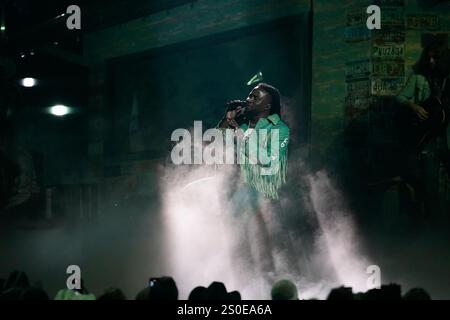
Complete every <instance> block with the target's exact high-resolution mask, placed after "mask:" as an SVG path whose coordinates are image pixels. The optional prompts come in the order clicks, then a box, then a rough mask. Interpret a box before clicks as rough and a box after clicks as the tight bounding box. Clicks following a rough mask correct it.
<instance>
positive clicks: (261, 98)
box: [219, 83, 289, 199]
mask: <svg viewBox="0 0 450 320" xmlns="http://www.w3.org/2000/svg"><path fill="white" fill-rule="evenodd" d="M245 104H246V106H245V105H242V106H237V108H236V109H235V110H231V111H230V110H229V111H228V112H227V114H226V116H225V117H224V119H222V120H221V122H220V123H219V128H228V129H234V130H237V129H241V130H242V131H241V133H242V136H241V137H240V138H241V139H242V140H241V143H242V145H241V146H240V148H239V149H240V164H241V172H242V174H243V178H244V181H245V183H246V184H247V185H248V186H249V187H251V188H252V189H254V190H255V191H257V192H258V193H259V194H260V195H261V196H263V197H265V198H268V199H278V198H279V189H280V188H281V186H282V185H283V184H284V183H285V182H286V170H287V154H288V144H289V127H288V126H287V125H286V123H284V122H283V121H282V120H281V117H280V107H281V104H280V93H279V91H278V90H277V89H276V88H275V87H273V86H271V85H269V84H266V83H260V84H258V85H257V86H256V87H255V88H253V90H252V91H251V92H250V94H249V96H248V97H247V99H246V101H245ZM238 120H239V122H242V123H238ZM262 130H266V133H267V134H266V136H265V137H262V135H261V131H262ZM274 131H277V135H278V141H276V143H275V142H272V140H271V138H272V137H273V136H274V135H273V134H272V133H273V132H274ZM253 135H256V136H258V137H253V138H255V139H254V140H252V136H253ZM250 141H257V143H250ZM275 144H276V146H274V145H275ZM255 148H256V149H255ZM261 153H264V154H267V155H269V156H270V162H269V163H268V164H267V163H265V164H263V163H261V161H260V160H261V159H254V158H252V155H258V156H259V155H260V154H261ZM269 168H271V169H273V170H268V169H269Z"/></svg>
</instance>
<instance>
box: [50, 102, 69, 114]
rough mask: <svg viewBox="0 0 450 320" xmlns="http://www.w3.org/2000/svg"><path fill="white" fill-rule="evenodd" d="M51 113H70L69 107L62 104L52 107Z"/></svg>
mask: <svg viewBox="0 0 450 320" xmlns="http://www.w3.org/2000/svg"><path fill="white" fill-rule="evenodd" d="M50 113H51V114H52V115H54V116H57V117H63V116H65V115H66V114H68V113H69V108H68V107H66V106H64V105H62V104H58V105H56V106H53V107H51V108H50Z"/></svg>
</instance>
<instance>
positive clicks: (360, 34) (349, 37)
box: [345, 24, 370, 42]
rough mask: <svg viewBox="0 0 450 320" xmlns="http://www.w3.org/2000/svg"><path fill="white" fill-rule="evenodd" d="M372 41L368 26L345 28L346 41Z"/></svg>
mask: <svg viewBox="0 0 450 320" xmlns="http://www.w3.org/2000/svg"><path fill="white" fill-rule="evenodd" d="M368 39H370V30H369V29H368V28H367V26H366V24H364V25H362V26H350V27H345V41H346V42H358V41H363V40H368Z"/></svg>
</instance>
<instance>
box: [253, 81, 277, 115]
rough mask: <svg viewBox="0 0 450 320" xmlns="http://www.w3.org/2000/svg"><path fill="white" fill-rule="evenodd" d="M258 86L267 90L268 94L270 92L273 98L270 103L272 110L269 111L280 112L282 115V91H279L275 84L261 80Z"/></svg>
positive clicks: (272, 112)
mask: <svg viewBox="0 0 450 320" xmlns="http://www.w3.org/2000/svg"><path fill="white" fill-rule="evenodd" d="M257 87H259V88H261V89H262V90H264V91H265V92H267V93H268V94H270V97H271V98H272V103H271V104H270V111H269V113H270V114H271V115H272V114H278V115H280V110H281V95H280V91H278V89H277V88H275V87H274V86H272V85H270V84H267V83H264V82H261V83H258V85H257Z"/></svg>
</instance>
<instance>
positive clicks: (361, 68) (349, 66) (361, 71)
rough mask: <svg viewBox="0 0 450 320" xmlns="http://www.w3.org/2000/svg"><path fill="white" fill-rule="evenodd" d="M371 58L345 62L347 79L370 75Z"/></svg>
mask: <svg viewBox="0 0 450 320" xmlns="http://www.w3.org/2000/svg"><path fill="white" fill-rule="evenodd" d="M370 71H371V68H370V60H358V61H352V62H347V63H346V64H345V78H346V80H353V79H360V78H367V77H368V76H370Z"/></svg>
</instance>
